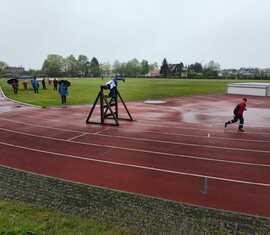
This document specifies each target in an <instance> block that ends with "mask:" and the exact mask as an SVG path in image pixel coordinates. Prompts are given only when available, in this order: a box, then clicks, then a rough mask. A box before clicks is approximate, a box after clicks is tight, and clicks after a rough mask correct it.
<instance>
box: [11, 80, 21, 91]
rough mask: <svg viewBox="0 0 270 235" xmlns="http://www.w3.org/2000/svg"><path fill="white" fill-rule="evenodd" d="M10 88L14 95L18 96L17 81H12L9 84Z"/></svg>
mask: <svg viewBox="0 0 270 235" xmlns="http://www.w3.org/2000/svg"><path fill="white" fill-rule="evenodd" d="M11 86H12V88H13V91H14V94H18V88H19V83H18V81H15V80H14V81H13V82H12V83H11Z"/></svg>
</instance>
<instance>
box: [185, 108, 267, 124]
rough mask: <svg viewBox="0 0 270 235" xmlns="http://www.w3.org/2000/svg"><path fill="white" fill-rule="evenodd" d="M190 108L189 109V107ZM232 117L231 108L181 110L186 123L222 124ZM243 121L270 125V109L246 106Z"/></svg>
mask: <svg viewBox="0 0 270 235" xmlns="http://www.w3.org/2000/svg"><path fill="white" fill-rule="evenodd" d="M189 110H190V109H189ZM232 117H233V114H232V109H225V110H222V111H220V110H217V109H215V108H213V107H209V109H207V110H204V111H202V110H198V109H197V110H195V111H182V120H183V121H184V122H187V123H212V124H222V123H223V122H225V121H226V120H227V119H228V120H229V119H230V118H232ZM244 118H245V123H246V124H248V125H252V126H256V127H270V109H263V108H248V110H247V111H246V112H245V114H244Z"/></svg>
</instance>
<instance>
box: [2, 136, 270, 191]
mask: <svg viewBox="0 0 270 235" xmlns="http://www.w3.org/2000/svg"><path fill="white" fill-rule="evenodd" d="M0 144H2V145H6V146H9V147H13V148H19V149H24V150H29V151H33V152H38V153H44V154H48V155H52V156H53V157H54V158H57V157H59V156H60V157H66V158H72V159H80V160H85V161H92V162H99V163H104V164H108V165H116V166H123V167H131V168H137V169H143V170H150V171H157V172H162V173H167V174H168V173H169V174H176V175H185V176H193V177H200V178H204V177H208V179H213V180H220V181H225V182H233V183H240V184H248V185H256V186H263V187H270V184H266V183H260V182H251V181H242V180H233V179H227V178H222V177H216V176H209V175H201V174H193V173H186V172H180V171H171V170H165V169H161V168H155V167H146V166H140V165H134V164H126V163H120V162H111V161H105V160H99V159H95V158H87V157H79V156H76V155H72V154H63V153H56V152H51V151H45V150H39V149H35V148H28V147H24V146H20V145H14V144H9V143H6V142H2V141H0Z"/></svg>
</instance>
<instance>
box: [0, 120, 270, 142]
mask: <svg viewBox="0 0 270 235" xmlns="http://www.w3.org/2000/svg"><path fill="white" fill-rule="evenodd" d="M1 119H2V120H4V121H8V122H12V123H20V124H24V125H26V126H33V127H42V128H47V129H52V130H59V131H64V132H73V133H80V134H90V135H92V134H100V133H102V132H104V131H106V130H107V128H108V129H109V128H111V127H107V128H106V129H104V130H100V131H97V132H94V133H92V132H86V131H76V130H67V129H63V128H58V127H48V126H44V125H37V124H31V123H25V122H21V121H14V120H9V119H6V118H1V117H0V120H1ZM208 131H209V130H208ZM142 132H147V133H156V134H164V135H171V136H187V137H195V138H207V136H202V135H189V134H180V133H169V132H158V131H147V130H143V131H142ZM210 132H211V133H212V132H215V131H212V130H211V131H210ZM241 134H242V133H241ZM210 138H211V139H220V140H232V141H234V140H235V141H243V142H254V143H270V140H269V141H268V140H254V139H237V138H226V137H218V136H213V135H211V137H210ZM150 140H153V141H154V140H157V139H150ZM177 143H179V142H177Z"/></svg>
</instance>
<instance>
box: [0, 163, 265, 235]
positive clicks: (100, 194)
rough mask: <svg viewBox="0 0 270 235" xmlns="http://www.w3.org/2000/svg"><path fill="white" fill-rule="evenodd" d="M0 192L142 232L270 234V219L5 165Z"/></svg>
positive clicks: (0, 175) (1, 170)
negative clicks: (68, 180)
mask: <svg viewBox="0 0 270 235" xmlns="http://www.w3.org/2000/svg"><path fill="white" fill-rule="evenodd" d="M0 198H2V199H15V200H19V201H23V202H27V203H31V204H32V205H34V206H38V207H46V208H54V209H57V210H59V211H61V212H64V213H69V214H74V215H80V216H83V217H88V218H91V219H94V220H95V221H97V222H100V223H106V224H111V225H114V226H118V227H121V228H126V229H128V230H130V231H133V232H135V233H138V234H139V233H140V234H155V235H156V234H245V235H246V234H265V235H266V234H270V220H268V219H265V218H258V217H251V216H246V215H241V214H237V213H227V212H224V211H221V210H214V209H205V208H201V207H195V206H190V205H184V204H180V203H175V202H170V201H166V200H159V199H154V198H149V197H143V196H139V195H134V194H130V193H124V192H119V191H115V190H107V189H103V188H99V187H93V186H88V185H82V184H76V183H72V182H67V181H63V180H59V179H55V178H51V177H43V176H40V175H36V174H31V173H26V172H22V171H17V170H14V169H10V168H6V167H3V166H0Z"/></svg>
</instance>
